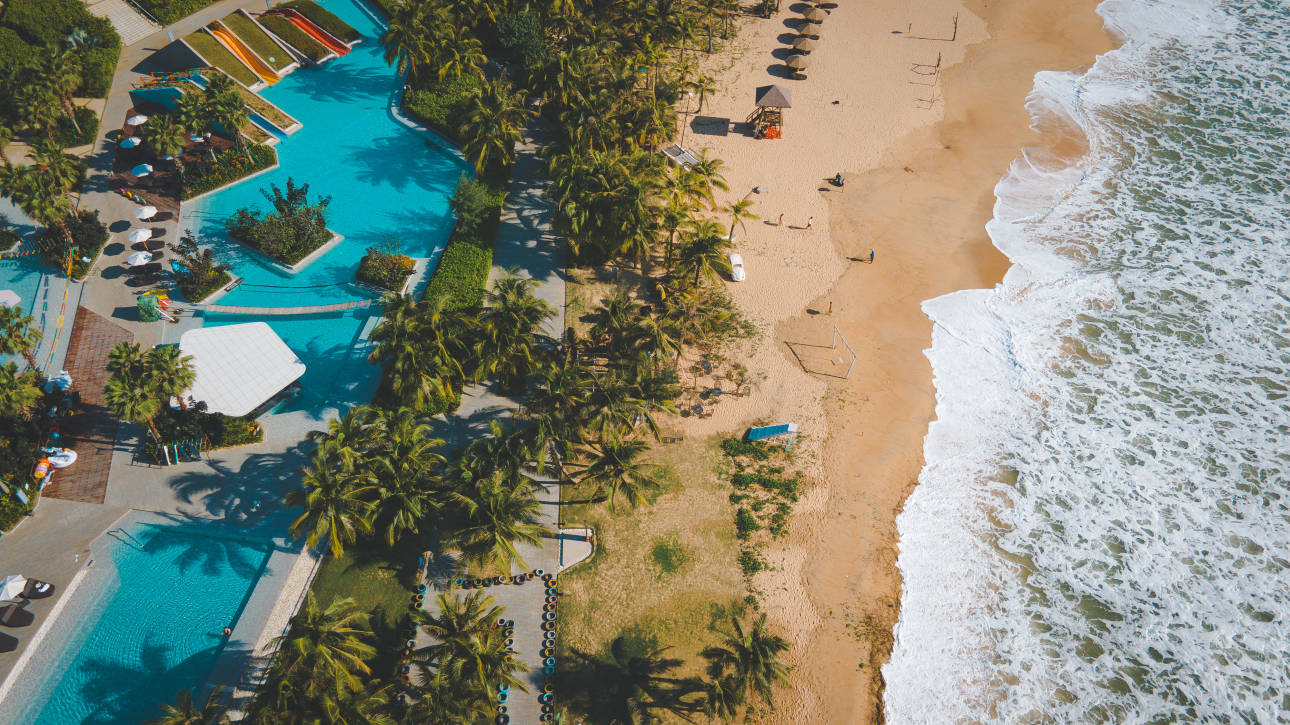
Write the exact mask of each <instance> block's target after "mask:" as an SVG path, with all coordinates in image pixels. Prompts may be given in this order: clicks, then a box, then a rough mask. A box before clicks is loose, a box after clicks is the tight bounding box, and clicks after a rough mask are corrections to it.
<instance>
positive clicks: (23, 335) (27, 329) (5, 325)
mask: <svg viewBox="0 0 1290 725" xmlns="http://www.w3.org/2000/svg"><path fill="white" fill-rule="evenodd" d="M32 322H33V319H32V317H31V316H30V315H24V314H22V308H21V307H9V306H7V305H0V354H4V355H22V359H23V360H26V361H27V367H28V368H29V369H31V370H35V369H36V346H37V345H39V344H40V328H38V327H32V325H31V323H32Z"/></svg>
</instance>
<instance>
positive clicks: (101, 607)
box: [22, 524, 270, 725]
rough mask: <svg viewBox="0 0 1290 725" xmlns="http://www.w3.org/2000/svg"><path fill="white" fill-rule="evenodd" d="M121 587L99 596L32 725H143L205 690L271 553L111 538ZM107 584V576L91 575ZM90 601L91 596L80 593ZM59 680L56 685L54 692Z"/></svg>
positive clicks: (139, 532) (142, 532) (215, 540)
mask: <svg viewBox="0 0 1290 725" xmlns="http://www.w3.org/2000/svg"><path fill="white" fill-rule="evenodd" d="M107 535H108V536H110V537H112V538H114V539H115V541H114V542H111V543H112V545H111V546H110V547H109V552H110V556H111V562H110V563H108V562H97V563H96V564H95V565H94V567H92V568H91V569H92V570H93V569H94V568H96V567H104V566H114V567H115V569H116V585H115V587H114V588H109V590H108V591H107V592H104V593H103V594H102V599H100V600H99V601H97V602H95V603H94V605H93V608H92V609H91V610H90V612H91V613H90V614H89V615H88V616H87V617H86V618H85V619H83V620H81V621H80V622H79V623H78V628H79V632H78V634H77V635H76V637H74V638H73V640H72V641H70V642H68V643H66V652H65V653H64V654H63V655H62V657H61V659H60V660H59V661H58V662H57V663H56V665H55V666H54V673H55V674H54V675H53V676H52V677H51V678H50V680H49V682H50V683H51V684H52V687H51V688H50V689H46V690H44V692H47V693H49V695H48V698H47V699H46V700H45V701H44V702H43V703H41V702H32V703H31V707H32V708H33V712H36V710H35V708H40V709H39V711H38V712H39V714H38V715H35V716H34V717H32V716H29V717H27V718H24V719H23V720H22V722H31V723H35V724H36V725H73V724H75V725H83V724H84V725H88V724H90V723H93V724H98V723H103V724H106V723H139V722H143V721H144V720H148V719H151V718H155V717H157V716H158V715H160V712H161V711H160V709H159V704H158V703H160V702H172V701H173V699H174V696H175V695H176V694H178V692H179V691H180V690H185V689H187V690H201V688H202V687H203V685H204V684H205V683H206V680H207V677H208V676H209V675H210V673H211V669H212V668H213V667H214V666H215V661H216V658H217V657H218V656H219V655H220V653H221V651H222V650H223V647H224V642H225V640H224V638H223V637H222V636H221V631H222V630H223V629H224V627H234V626H235V624H236V622H237V619H238V617H239V616H240V615H241V612H242V608H243V606H244V605H245V603H246V600H247V598H248V597H249V595H250V593H251V590H252V589H253V588H254V586H255V583H256V581H257V580H258V579H259V578H260V576H261V574H262V573H263V572H264V567H265V564H266V563H267V562H268V558H269V554H270V548H269V544H268V543H251V542H246V541H241V540H236V539H226V538H219V537H214V536H208V535H203V534H196V533H193V532H192V531H190V530H187V529H185V528H182V527H170V526H155V525H151V524H137V525H135V526H133V527H131V528H129V529H126V530H115V531H112V532H109V533H108V534H107ZM94 573H95V574H96V575H99V576H102V575H104V572H101V571H99V572H94ZM78 594H83V595H85V596H92V595H93V594H94V593H93V592H90V591H85V592H78ZM55 680H56V682H55Z"/></svg>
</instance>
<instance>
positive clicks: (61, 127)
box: [54, 106, 99, 149]
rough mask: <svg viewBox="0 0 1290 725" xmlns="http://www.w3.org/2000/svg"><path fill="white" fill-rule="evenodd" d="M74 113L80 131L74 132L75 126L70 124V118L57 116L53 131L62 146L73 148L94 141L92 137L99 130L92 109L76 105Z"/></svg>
mask: <svg viewBox="0 0 1290 725" xmlns="http://www.w3.org/2000/svg"><path fill="white" fill-rule="evenodd" d="M74 113H75V114H76V124H77V125H79V126H80V127H81V132H80V133H77V132H76V126H73V125H72V121H71V119H69V118H68V117H67V116H65V115H60V116H59V117H58V130H57V131H55V132H54V135H55V137H56V140H57V141H58V143H59V144H60V145H61V146H62V147H63V148H69V149H70V148H75V147H76V146H85V145H87V144H92V143H94V138H95V137H96V136H97V135H98V132H99V117H98V115H97V114H96V113H94V111H93V110H91V109H89V108H86V107H85V106H77V107H76V110H75V111H74Z"/></svg>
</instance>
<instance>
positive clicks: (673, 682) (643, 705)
mask: <svg viewBox="0 0 1290 725" xmlns="http://www.w3.org/2000/svg"><path fill="white" fill-rule="evenodd" d="M664 651H665V650H664V649H662V648H659V647H658V646H657V644H656V643H653V642H652V641H649V638H647V637H639V636H633V635H630V634H628V635H620V636H618V637H616V638H615V639H614V640H613V641H612V642H610V644H609V646H608V647H607V648H606V650H605V652H604V653H603V654H601V655H599V656H595V655H591V654H589V653H587V652H582V651H579V650H577V649H570V651H569V652H568V654H566V655H564V656H562V657H560V658H559V660H558V661H559V662H560V663H561V670H560V685H561V691H562V696H563V698H564V701H565V702H566V703H567V704H568V707H569V709H570V710H571V711H573V712H574V713H577V714H580V715H583V716H585V717H586V718H587V721H588V722H595V723H624V724H625V723H632V722H639V721H642V720H645V719H646V718H647V717H648V716H651V715H652V714H653V713H657V712H667V713H670V714H672V715H674V716H676V717H679V718H681V719H682V720H686V721H687V722H689V721H691V718H690V716H691V715H694V714H697V713H699V712H701V711H702V710H703V701H702V696H701V693H702V691H703V683H702V682H701V681H700V680H698V679H695V678H688V677H687V678H681V677H676V676H674V675H673V674H672V673H673V671H674V670H675V669H676V668H677V667H680V666H681V664H682V661H681V660H679V659H676V658H667V657H663V656H662V655H663V653H664Z"/></svg>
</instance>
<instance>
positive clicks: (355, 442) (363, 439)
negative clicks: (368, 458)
mask: <svg viewBox="0 0 1290 725" xmlns="http://www.w3.org/2000/svg"><path fill="white" fill-rule="evenodd" d="M375 417H376V409H375V408H373V407H371V406H368V405H358V406H355V407H353V408H350V409H349V410H348V411H347V412H346V413H345V415H343V416H341V417H339V418H333V419H331V420H330V421H328V422H327V430H325V431H310V432H309V433H308V434H307V435H308V438H309V439H310V440H312V441H316V442H317V443H318V450H317V452H318V455H319V456H321V457H322V459H323V460H324V461H326V463H327V465H328V466H330V467H333V468H336V469H338V470H341V471H344V472H346V473H353V472H354V471H355V470H356V469H357V468H358V464H359V462H360V461H361V460H363V458H364V456H365V455H366V454H367V453H368V452H369V451H371V450H373V448H374V447H375V444H376V440H377V439H378V437H379V435H380V431H379V430H377V428H376V427H375V426H374V425H373V423H372V421H373V420H374V419H375Z"/></svg>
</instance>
